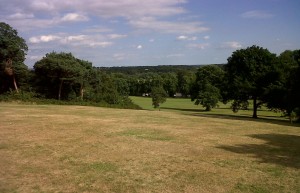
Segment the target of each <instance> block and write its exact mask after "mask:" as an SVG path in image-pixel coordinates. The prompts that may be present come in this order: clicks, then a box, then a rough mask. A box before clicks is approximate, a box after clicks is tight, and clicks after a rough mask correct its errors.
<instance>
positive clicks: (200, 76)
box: [191, 65, 224, 111]
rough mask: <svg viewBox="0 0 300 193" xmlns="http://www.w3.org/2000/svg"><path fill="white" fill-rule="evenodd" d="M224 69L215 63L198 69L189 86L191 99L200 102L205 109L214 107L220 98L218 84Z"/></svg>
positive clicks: (208, 109)
mask: <svg viewBox="0 0 300 193" xmlns="http://www.w3.org/2000/svg"><path fill="white" fill-rule="evenodd" d="M223 76H224V71H223V70H222V69H221V68H220V67H218V66H216V65H207V66H203V67H201V68H199V69H198V71H197V73H196V80H195V82H194V83H193V85H192V87H191V100H192V101H195V104H196V105H199V104H201V105H202V106H203V107H204V108H205V110H206V111H210V110H211V109H212V108H214V107H216V106H217V104H218V102H219V101H220V100H221V93H220V85H221V83H222V80H223Z"/></svg>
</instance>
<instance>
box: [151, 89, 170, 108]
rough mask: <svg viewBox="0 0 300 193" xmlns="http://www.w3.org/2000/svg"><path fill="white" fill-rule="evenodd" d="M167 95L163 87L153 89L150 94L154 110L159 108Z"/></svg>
mask: <svg viewBox="0 0 300 193" xmlns="http://www.w3.org/2000/svg"><path fill="white" fill-rule="evenodd" d="M167 96H168V94H167V93H166V91H165V90H164V88H163V87H153V88H152V92H151V97H152V105H153V107H154V108H157V107H159V106H160V104H161V103H164V102H166V100H167V98H166V97H167Z"/></svg>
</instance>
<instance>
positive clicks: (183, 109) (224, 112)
mask: <svg viewBox="0 0 300 193" xmlns="http://www.w3.org/2000/svg"><path fill="white" fill-rule="evenodd" d="M130 98H131V100H132V101H133V102H134V103H136V104H137V105H139V106H140V107H141V108H143V109H145V110H157V109H154V108H153V106H152V99H151V97H136V96H131V97H130ZM249 103H250V105H249V110H240V111H239V112H237V113H234V112H232V110H231V109H230V105H231V103H228V104H226V105H225V104H223V103H221V102H220V103H219V104H218V107H216V108H213V109H212V111H209V112H207V111H205V110H204V108H203V107H202V106H201V105H195V104H194V102H192V101H191V99H188V98H168V99H167V100H166V102H165V103H163V104H161V106H160V107H161V108H160V110H161V111H172V112H179V113H182V114H188V115H191V114H194V115H215V116H221V117H222V116H227V117H233V118H241V117H252V113H253V112H252V104H251V101H250V102H249ZM258 116H259V117H260V118H263V119H275V120H288V119H287V118H286V117H282V113H280V112H278V113H276V112H274V111H270V110H268V109H266V108H265V107H262V108H261V109H258Z"/></svg>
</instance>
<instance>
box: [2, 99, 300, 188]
mask: <svg viewBox="0 0 300 193" xmlns="http://www.w3.org/2000/svg"><path fill="white" fill-rule="evenodd" d="M0 123H1V124H0V192H300V130H299V127H296V126H297V125H287V124H285V123H283V122H274V121H269V122H267V121H265V122H256V121H252V120H248V119H243V120H235V119H231V118H224V117H223V118H222V117H219V118H215V117H213V116H201V115H198V114H188V115H185V114H181V113H176V112H159V111H143V110H140V111H137V110H119V109H106V108H96V107H78V106H51V105H49V106H48V105H32V106H30V105H19V104H7V103H0Z"/></svg>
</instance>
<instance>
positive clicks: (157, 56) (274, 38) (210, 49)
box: [0, 0, 300, 68]
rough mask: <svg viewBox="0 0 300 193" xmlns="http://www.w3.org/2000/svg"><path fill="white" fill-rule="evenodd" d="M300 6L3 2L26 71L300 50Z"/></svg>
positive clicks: (249, 0) (0, 9)
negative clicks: (64, 61)
mask: <svg viewBox="0 0 300 193" xmlns="http://www.w3.org/2000/svg"><path fill="white" fill-rule="evenodd" d="M299 10H300V1H299V0H0V21H1V22H5V23H7V24H9V25H10V26H12V27H13V28H14V29H16V30H17V31H18V33H19V36H21V37H23V38H24V39H25V40H26V43H27V45H28V48H29V50H28V53H27V56H26V60H25V64H26V65H27V66H28V67H30V68H32V67H33V65H34V64H35V62H36V61H38V60H40V59H41V58H42V57H44V56H45V54H46V53H49V52H52V51H55V52H71V53H72V54H73V55H74V56H75V57H76V58H79V59H83V60H88V61H90V62H92V63H93V66H99V67H111V66H154V65H198V64H220V63H226V62H227V58H228V57H230V56H231V54H232V53H233V52H234V51H235V50H238V49H244V48H247V47H249V46H252V45H257V46H261V47H263V48H267V49H268V50H269V51H270V52H272V53H276V54H280V53H281V52H283V51H284V50H295V49H300V35H299V34H300V11H299Z"/></svg>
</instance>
